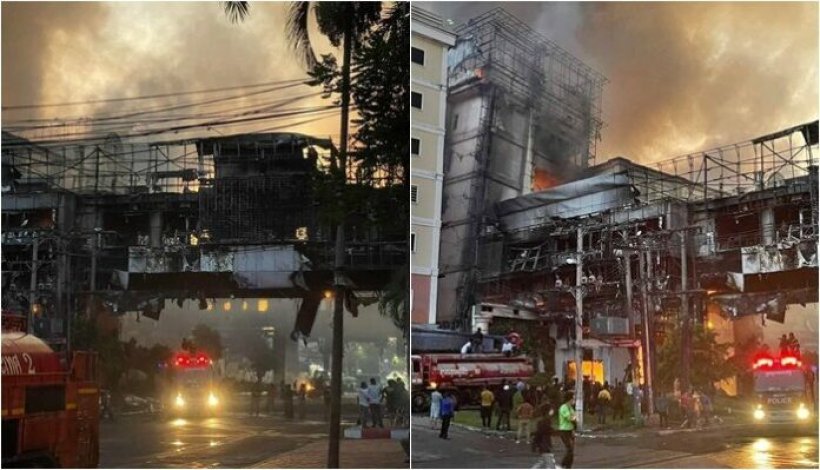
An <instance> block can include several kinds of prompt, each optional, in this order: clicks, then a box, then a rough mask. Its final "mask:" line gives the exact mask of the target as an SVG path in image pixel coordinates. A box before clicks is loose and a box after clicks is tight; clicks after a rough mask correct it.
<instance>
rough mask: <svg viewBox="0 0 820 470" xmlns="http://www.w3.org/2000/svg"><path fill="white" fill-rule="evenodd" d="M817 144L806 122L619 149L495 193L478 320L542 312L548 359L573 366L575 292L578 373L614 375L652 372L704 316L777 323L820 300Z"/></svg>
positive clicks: (557, 366)
mask: <svg viewBox="0 0 820 470" xmlns="http://www.w3.org/2000/svg"><path fill="white" fill-rule="evenodd" d="M817 152H818V122H817V121H814V122H810V123H805V124H801V125H799V126H795V127H792V128H788V129H784V130H782V131H779V132H775V133H772V134H769V135H766V136H761V137H759V138H756V139H753V140H750V141H747V142H741V143H737V144H733V145H728V146H724V147H720V148H717V149H713V150H709V151H706V152H701V153H697V154H692V155H685V156H681V157H677V158H674V159H671V160H666V161H662V162H660V163H657V164H654V165H652V166H645V165H639V164H636V163H633V162H631V161H629V160H626V159H623V158H616V159H613V160H610V161H608V162H605V163H603V164H600V165H597V166H593V167H590V168H587V169H586V170H583V171H581V172H580V173H579V174H578V175H577V176H576V177H575V178H573V179H572V180H571V181H569V182H567V183H564V184H561V185H558V186H555V187H552V188H550V189H546V190H542V191H539V192H534V193H531V194H528V195H522V196H519V197H516V198H512V199H507V200H504V201H501V202H498V203H496V204H495V205H494V206H493V209H494V212H493V215H492V216H489V217H488V218H487V224H486V227H487V228H486V229H485V232H484V234H483V235H482V236H481V238H480V242H479V249H478V251H477V256H478V259H479V265H480V269H479V271H478V272H479V279H478V284H479V287H478V289H477V295H478V297H479V298H480V302H481V304H480V305H481V307H480V309H478V311H477V312H476V313H475V315H474V321H475V322H476V323H477V325H479V326H482V327H484V328H485V330H486V329H487V328H488V327H489V326H490V325H491V324H492V323H493V322H494V321H497V320H498V319H499V318H517V319H527V320H532V321H534V322H536V324H539V325H541V326H542V327H543V328H545V329H546V331H549V335H550V337H551V338H553V340H554V342H553V343H552V347H551V351H550V355H552V356H553V357H554V363H551V364H546V365H545V366H546V368H547V369H548V371H552V372H554V373H556V374H558V375H559V376H561V375H567V374H569V375H570V376H572V375H573V373H574V372H573V371H572V370H570V369H572V368H574V364H573V362H574V361H573V357H572V356H573V354H572V353H573V349H574V347H575V343H574V341H575V334H576V330H575V324H576V321H577V320H578V317H577V313H578V310H579V309H578V307H579V305H578V304H577V303H576V298H575V292H578V290H577V289H578V288H580V292H581V293H582V294H581V295H582V297H583V298H582V304H581V307H582V312H583V314H582V318H581V321H582V327H583V332H584V333H583V341H582V342H581V347H582V348H583V349H584V363H585V364H584V367H585V369H584V374H588V375H591V376H593V378H594V379H596V380H600V381H601V382H603V381H604V380H608V381H610V383H614V382H615V381H616V380H625V377H623V375H622V374H623V372H624V370H625V369H626V368H627V367H628V364H630V363H632V364H635V365H636V366H635V369H634V370H635V372H637V373H639V375H640V380H644V378H646V379H647V380H649V377H648V375H649V374H650V372H647V371H655V370H656V369H655V367H654V364H653V363H646V361H647V359H646V358H649V359H648V360H649V361H650V362H652V361H654V357H655V355H654V354H653V351H654V349H655V348H656V347H657V346H658V345H659V344H662V343H663V341H665V340H666V339H667V338H668V334H669V332H670V331H671V330H674V331H675V332H676V333H675V334H680V335H682V341H683V343H682V344H683V345H684V351H686V348H687V347H689V348H691V343H690V341H691V331H692V329H693V328H694V327H695V326H696V325H701V326H702V325H705V324H706V322H708V321H709V319H710V318H714V319H716V320H717V319H718V318H722V319H726V320H734V319H737V318H741V317H746V316H760V317H762V318H763V319H764V320H771V321H779V322H783V319H784V315H785V311H786V308H787V306H788V305H792V304H806V303H816V302H818V292H817V276H818V258H817V257H818V253H817V251H818V236H817V234H818V206H817V198H818V174H817V163H818V161H817ZM579 263H580V266H581V268H580V272H579ZM579 283H580V285H579ZM647 352H648V354H647ZM587 362H589V364H587ZM684 364H686V362H685V361H684ZM587 365H589V367H587ZM596 366H597V367H599V368H600V371H596V369H595V367H596ZM684 367H686V366H684ZM644 374H646V377H645V376H644ZM680 374H681V375H680V377H682V379H685V377H688V372H686V371H681V372H680ZM683 385H684V386H685V380H684V383H683Z"/></svg>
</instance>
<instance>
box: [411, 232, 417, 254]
mask: <svg viewBox="0 0 820 470" xmlns="http://www.w3.org/2000/svg"><path fill="white" fill-rule="evenodd" d="M415 252H416V232H410V253H415Z"/></svg>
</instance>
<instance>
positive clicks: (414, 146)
mask: <svg viewBox="0 0 820 470" xmlns="http://www.w3.org/2000/svg"><path fill="white" fill-rule="evenodd" d="M410 153H411V154H413V155H419V154H420V153H421V140H419V139H416V138H415V137H414V138H411V139H410Z"/></svg>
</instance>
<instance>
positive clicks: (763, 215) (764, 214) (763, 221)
mask: <svg viewBox="0 0 820 470" xmlns="http://www.w3.org/2000/svg"><path fill="white" fill-rule="evenodd" d="M760 233H761V234H762V237H761V238H762V242H763V244H764V245H774V233H775V227H774V209H773V208H771V207H766V208H765V209H763V210H762V211H760Z"/></svg>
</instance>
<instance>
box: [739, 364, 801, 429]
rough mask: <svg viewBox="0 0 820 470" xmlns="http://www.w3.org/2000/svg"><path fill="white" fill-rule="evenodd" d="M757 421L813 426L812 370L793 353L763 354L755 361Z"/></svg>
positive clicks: (753, 413) (754, 415)
mask: <svg viewBox="0 0 820 470" xmlns="http://www.w3.org/2000/svg"><path fill="white" fill-rule="evenodd" d="M752 375H753V378H754V393H755V403H754V407H753V410H752V417H753V418H754V421H755V422H756V423H759V424H777V423H792V424H798V425H802V424H806V425H813V423H815V422H816V421H815V420H816V418H817V416H816V406H815V405H816V400H817V397H816V392H815V386H814V380H813V376H812V373H811V370H810V369H809V368H807V367H805V366H804V365H803V363H802V361H801V360H800V358H799V357H798V356H797V355H795V354H791V353H785V354H781V356H780V357H772V356H771V355H769V354H759V355H758V357H756V358H755V362H754V364H753V370H752Z"/></svg>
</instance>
